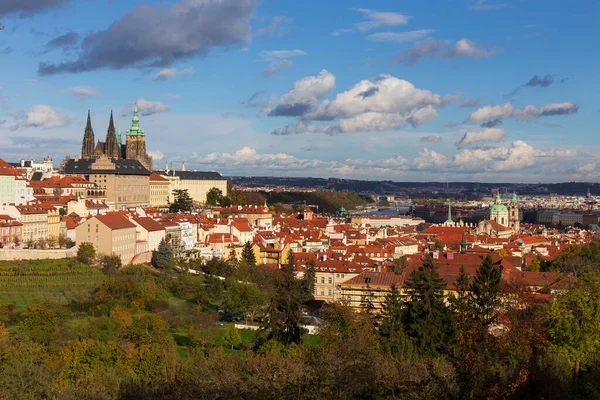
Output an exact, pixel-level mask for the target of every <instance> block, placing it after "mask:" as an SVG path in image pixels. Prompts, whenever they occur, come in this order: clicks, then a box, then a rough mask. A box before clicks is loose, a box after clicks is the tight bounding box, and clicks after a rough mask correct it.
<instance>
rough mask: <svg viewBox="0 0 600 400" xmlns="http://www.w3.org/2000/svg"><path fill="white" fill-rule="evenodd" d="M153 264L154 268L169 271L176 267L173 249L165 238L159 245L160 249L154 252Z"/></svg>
mask: <svg viewBox="0 0 600 400" xmlns="http://www.w3.org/2000/svg"><path fill="white" fill-rule="evenodd" d="M151 263H152V266H154V267H156V268H162V269H169V268H173V267H174V266H175V257H174V256H173V249H172V248H171V246H170V245H169V244H168V243H167V241H166V240H165V238H162V239H161V240H160V243H159V244H158V248H157V249H156V250H153V251H152V259H151Z"/></svg>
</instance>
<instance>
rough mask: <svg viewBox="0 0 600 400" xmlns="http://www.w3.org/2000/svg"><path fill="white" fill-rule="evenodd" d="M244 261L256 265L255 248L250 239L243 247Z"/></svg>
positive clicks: (252, 265)
mask: <svg viewBox="0 0 600 400" xmlns="http://www.w3.org/2000/svg"><path fill="white" fill-rule="evenodd" d="M242 261H244V262H245V263H246V264H247V265H249V266H251V267H255V266H256V256H255V255H254V250H252V243H251V242H250V241H248V242H246V243H245V244H244V248H243V249H242Z"/></svg>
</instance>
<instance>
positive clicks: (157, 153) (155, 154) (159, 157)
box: [148, 150, 165, 161]
mask: <svg viewBox="0 0 600 400" xmlns="http://www.w3.org/2000/svg"><path fill="white" fill-rule="evenodd" d="M148 155H149V156H150V157H152V160H153V161H160V160H162V159H163V158H165V155H164V154H163V153H162V151H160V150H156V151H152V150H150V151H149V152H148Z"/></svg>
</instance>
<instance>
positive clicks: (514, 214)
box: [508, 193, 521, 234]
mask: <svg viewBox="0 0 600 400" xmlns="http://www.w3.org/2000/svg"><path fill="white" fill-rule="evenodd" d="M508 211H509V216H508V221H509V226H510V228H511V229H512V231H513V233H515V234H517V233H519V232H520V231H521V223H520V222H519V200H518V199H517V194H516V193H513V197H512V199H511V201H510V206H509V208H508Z"/></svg>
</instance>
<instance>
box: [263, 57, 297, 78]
mask: <svg viewBox="0 0 600 400" xmlns="http://www.w3.org/2000/svg"><path fill="white" fill-rule="evenodd" d="M292 64H293V63H292V62H291V61H290V60H285V59H283V60H277V61H273V62H272V63H271V65H269V66H268V67H267V68H265V69H264V70H263V72H262V74H263V76H271V75H273V74H274V73H275V72H277V70H279V69H280V68H287V67H291V66H292Z"/></svg>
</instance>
